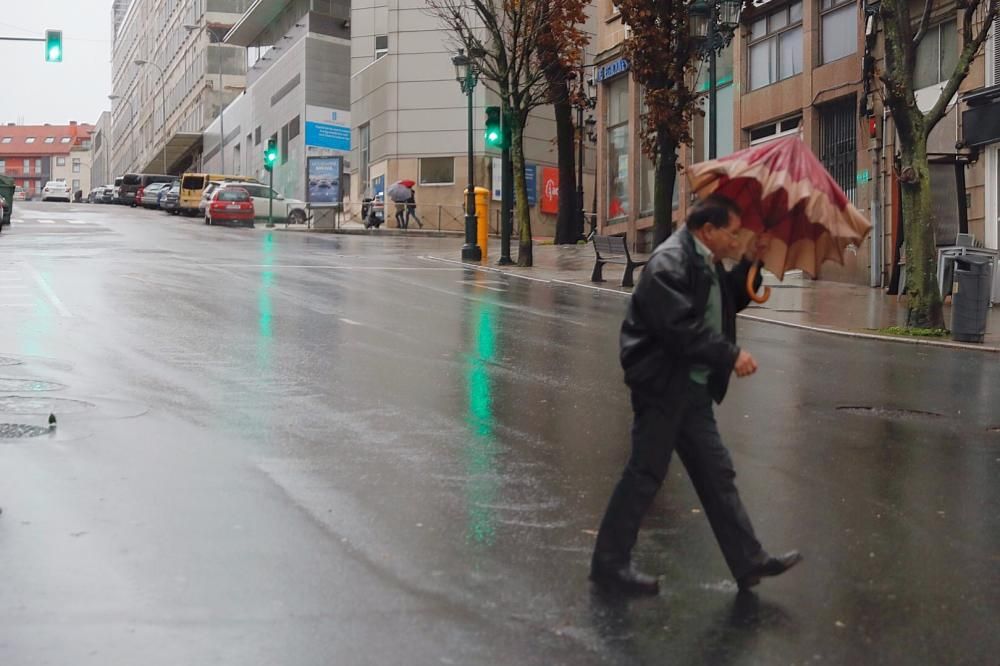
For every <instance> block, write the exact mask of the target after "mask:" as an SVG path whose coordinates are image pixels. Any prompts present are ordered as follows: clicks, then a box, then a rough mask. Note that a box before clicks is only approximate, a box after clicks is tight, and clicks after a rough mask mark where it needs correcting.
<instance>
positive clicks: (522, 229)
mask: <svg viewBox="0 0 1000 666" xmlns="http://www.w3.org/2000/svg"><path fill="white" fill-rule="evenodd" d="M511 116H512V117H513V122H512V123H511V124H512V127H511V141H510V160H511V162H513V163H514V223H515V224H516V225H517V229H518V236H519V242H518V247H517V265H518V266H531V265H532V257H531V215H530V211H529V210H528V185H527V183H526V182H525V178H524V128H523V126H522V122H521V114H520V113H519V112H518V111H517V110H515V111H514V112H513V113H511Z"/></svg>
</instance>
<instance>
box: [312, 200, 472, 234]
mask: <svg viewBox="0 0 1000 666" xmlns="http://www.w3.org/2000/svg"><path fill="white" fill-rule="evenodd" d="M361 209H362V204H360V203H353V202H350V203H346V202H345V203H344V204H343V206H342V207H341V208H340V209H339V210H336V209H331V208H326V207H323V208H320V207H316V208H314V209H312V215H311V217H314V216H316V215H317V214H320V215H330V214H332V215H334V216H335V219H334V227H333V228H335V229H343V228H349V227H353V226H362V225H363V224H364V219H363V218H362V216H361ZM321 211H329V212H321ZM416 214H417V218H418V219H419V220H420V221H421V222H422V223H423V225H424V226H423V227H422V228H423V229H424V230H425V231H427V230H430V231H456V232H462V231H464V230H465V207H464V206H456V205H453V204H417V207H416ZM395 218H396V204H394V203H393V202H391V201H390V202H389V203H388V204H386V206H385V222H384V224H385V226H386V227H387V228H395V227H396V221H395ZM310 226H312V225H310ZM409 229H411V230H412V229H418V230H419V229H421V227H420V226H419V225H418V224H417V223H416V222H415V221H413V219H412V217H411V219H410V225H409Z"/></svg>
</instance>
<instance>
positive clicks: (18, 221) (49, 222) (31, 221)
mask: <svg viewBox="0 0 1000 666" xmlns="http://www.w3.org/2000/svg"><path fill="white" fill-rule="evenodd" d="M10 223H11V226H21V225H24V226H30V225H36V224H37V225H45V226H81V225H90V226H102V225H101V223H100V222H97V221H95V220H58V219H45V218H28V219H23V218H13V217H12V218H11V220H10Z"/></svg>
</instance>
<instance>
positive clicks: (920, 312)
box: [900, 109, 944, 328]
mask: <svg viewBox="0 0 1000 666" xmlns="http://www.w3.org/2000/svg"><path fill="white" fill-rule="evenodd" d="M910 112H911V113H920V111H919V110H917V109H911V110H910ZM911 125H917V126H918V127H919V126H920V123H911ZM900 147H901V148H902V175H903V178H902V179H901V189H902V199H901V201H900V204H901V208H902V213H903V223H904V224H905V226H906V231H905V233H904V237H905V242H906V293H907V307H908V312H907V322H906V324H907V326H911V327H918V328H944V314H943V312H942V310H941V294H940V292H939V290H938V285H937V254H936V242H935V234H934V210H933V207H932V205H931V179H930V164H929V163H928V161H927V138H926V137H925V136H924V133H923V132H917V133H916V136H911V137H905V136H902V135H901V136H900Z"/></svg>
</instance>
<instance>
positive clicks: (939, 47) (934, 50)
mask: <svg viewBox="0 0 1000 666" xmlns="http://www.w3.org/2000/svg"><path fill="white" fill-rule="evenodd" d="M916 61H917V62H916V67H915V68H914V72H913V87H914V89H916V90H920V89H921V88H928V87H930V86H933V85H937V84H938V83H941V82H942V81H947V80H948V79H950V78H951V75H952V72H954V71H955V65H956V64H957V63H958V26H957V24H956V22H955V21H945V22H944V23H938V24H937V25H936V26H933V27H931V28H929V29H928V30H927V33H926V34H925V35H924V38H923V39H921V40H920V43H919V44H917V54H916Z"/></svg>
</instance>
